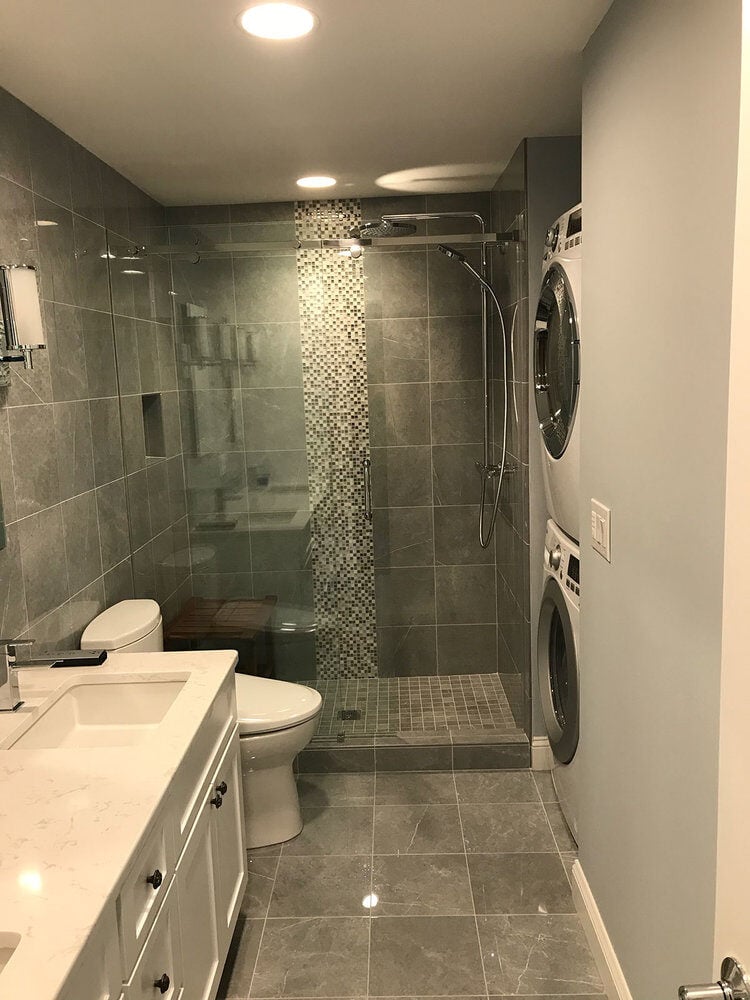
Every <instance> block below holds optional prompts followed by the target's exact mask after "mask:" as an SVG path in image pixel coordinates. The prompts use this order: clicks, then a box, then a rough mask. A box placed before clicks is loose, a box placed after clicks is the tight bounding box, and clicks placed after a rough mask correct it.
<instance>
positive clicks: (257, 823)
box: [81, 601, 323, 847]
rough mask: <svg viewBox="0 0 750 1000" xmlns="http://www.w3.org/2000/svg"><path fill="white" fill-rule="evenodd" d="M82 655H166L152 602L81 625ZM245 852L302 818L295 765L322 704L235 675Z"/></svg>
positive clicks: (313, 695) (308, 691) (275, 840)
mask: <svg viewBox="0 0 750 1000" xmlns="http://www.w3.org/2000/svg"><path fill="white" fill-rule="evenodd" d="M81 649H107V650H111V651H112V652H118V653H154V652H161V651H162V650H163V649H164V636H163V629H162V620H161V612H160V610H159V605H158V604H157V603H156V601H121V602H120V603H119V604H114V605H112V607H111V608H107V610H106V611H103V612H102V613H101V614H100V615H97V617H96V618H94V620H93V621H92V622H91V623H90V624H89V625H87V626H86V628H85V629H84V632H83V635H82V636H81ZM235 688H236V692H237V714H238V716H239V725H240V751H241V756H242V784H243V790H244V798H245V832H246V837H247V846H248V847H266V846H267V845H269V844H279V843H281V842H282V841H285V840H291V838H292V837H296V836H297V834H298V833H299V832H300V830H301V829H302V813H301V812H300V807H299V798H298V796H297V784H296V782H295V780H294V772H293V769H292V767H293V764H294V758H295V757H296V756H297V754H298V753H299V752H300V751H301V750H303V749H304V748H305V747H306V746H307V744H308V743H309V742H310V740H311V739H312V738H313V736H314V735H315V730H316V728H317V725H318V718H319V716H320V711H321V708H322V707H323V699H322V698H321V696H320V694H319V693H318V692H317V691H315V690H314V689H313V688H309V687H304V686H303V685H302V684H290V683H288V682H287V681H272V680H267V679H265V678H263V677H250V676H247V675H246V674H236V675H235Z"/></svg>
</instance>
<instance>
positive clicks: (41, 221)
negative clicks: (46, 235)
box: [36, 219, 57, 226]
mask: <svg viewBox="0 0 750 1000" xmlns="http://www.w3.org/2000/svg"><path fill="white" fill-rule="evenodd" d="M36 224H37V226H56V225H57V223H56V222H53V221H52V219H37V220H36Z"/></svg>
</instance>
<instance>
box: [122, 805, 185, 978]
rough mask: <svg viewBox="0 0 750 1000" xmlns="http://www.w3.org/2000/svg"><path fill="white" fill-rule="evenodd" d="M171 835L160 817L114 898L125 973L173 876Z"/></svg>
mask: <svg viewBox="0 0 750 1000" xmlns="http://www.w3.org/2000/svg"><path fill="white" fill-rule="evenodd" d="M174 866H175V857H174V837H173V834H172V828H171V825H170V824H169V823H167V822H165V821H164V820H163V819H162V820H161V821H159V822H157V823H155V824H154V827H153V830H152V832H151V834H150V836H149V838H148V840H147V841H146V843H145V844H144V845H143V847H142V848H141V850H140V851H139V852H138V855H137V856H136V859H135V861H134V862H133V864H132V866H131V868H130V871H129V873H128V876H127V878H126V880H125V883H124V884H123V887H122V889H121V890H120V895H119V897H118V900H117V917H118V921H119V925H120V947H121V952H122V964H123V968H124V969H125V975H126V976H127V974H128V973H129V972H130V970H131V969H132V968H133V965H134V964H135V960H136V958H137V957H138V955H139V953H140V950H141V948H142V947H143V943H144V941H145V940H146V936H147V934H148V932H149V929H150V927H151V924H152V923H153V922H154V917H155V916H156V914H157V913H158V911H159V907H160V906H161V903H162V900H163V899H164V897H165V896H166V894H167V890H168V889H169V884H170V882H171V880H172V876H173V875H174Z"/></svg>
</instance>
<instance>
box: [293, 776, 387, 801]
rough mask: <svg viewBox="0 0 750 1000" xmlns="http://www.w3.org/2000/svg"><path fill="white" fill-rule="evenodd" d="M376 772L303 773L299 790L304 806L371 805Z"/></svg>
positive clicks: (298, 784)
mask: <svg viewBox="0 0 750 1000" xmlns="http://www.w3.org/2000/svg"><path fill="white" fill-rule="evenodd" d="M374 789H375V775H374V774H334V773H330V774H301V775H300V776H299V778H298V780H297V791H298V792H299V798H300V803H301V804H302V805H303V806H308V807H311V806H363V805H371V804H372V797H373V794H374Z"/></svg>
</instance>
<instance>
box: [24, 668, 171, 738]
mask: <svg viewBox="0 0 750 1000" xmlns="http://www.w3.org/2000/svg"><path fill="white" fill-rule="evenodd" d="M184 685H185V681H184V680H169V681H118V682H114V683H109V684H86V683H84V684H76V685H74V686H73V687H70V688H68V690H67V691H65V692H64V693H63V694H62V695H61V696H60V697H59V698H58V699H57V700H56V701H55V702H53V703H52V704H51V705H50V707H49V708H48V709H47V710H46V711H44V712H43V713H42V714H41V715H40V716H39V718H37V719H36V720H35V721H34V722H33V723H32V724H31V726H30V727H29V728H28V729H27V730H26V731H25V732H24V733H23V734H22V735H21V736H19V738H18V739H17V740H15V741H14V742H13V743H12V744H11V745H12V746H13V747H15V748H16V749H19V750H51V749H58V748H63V747H124V746H133V745H134V744H136V743H140V742H141V741H142V740H143V739H145V738H146V737H147V736H148V735H149V734H150V733H152V732H153V731H154V729H156V728H157V726H158V725H159V723H160V722H161V721H162V719H163V718H164V716H165V715H166V713H167V710H168V709H169V707H170V706H171V705H172V703H173V702H174V700H175V698H176V697H177V695H178V694H179V693H180V691H181V690H182V688H183V687H184Z"/></svg>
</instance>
